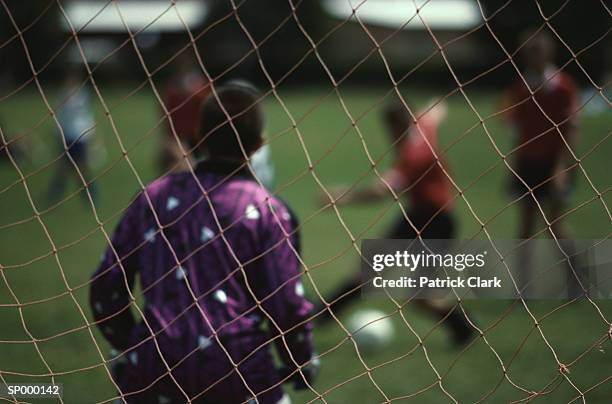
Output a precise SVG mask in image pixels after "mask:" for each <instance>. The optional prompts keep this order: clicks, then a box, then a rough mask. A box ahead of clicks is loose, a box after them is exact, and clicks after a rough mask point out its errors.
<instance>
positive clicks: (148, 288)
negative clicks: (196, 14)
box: [90, 85, 316, 403]
mask: <svg viewBox="0 0 612 404" xmlns="http://www.w3.org/2000/svg"><path fill="white" fill-rule="evenodd" d="M217 95H218V99H219V100H220V103H221V104H222V105H223V109H224V110H225V111H227V113H228V114H229V115H230V116H231V117H232V122H233V125H234V128H235V129H236V131H237V133H238V136H239V142H240V144H241V145H242V147H243V148H244V151H245V152H246V153H247V154H249V155H250V154H252V153H253V152H254V151H255V150H257V148H258V147H259V146H260V145H261V143H262V141H263V139H262V132H263V111H262V109H261V106H260V105H259V104H258V103H257V99H258V97H257V95H255V94H254V93H253V92H252V91H250V90H248V91H247V90H246V89H245V88H244V87H241V86H240V85H229V86H225V87H219V88H218V89H217ZM220 103H219V101H217V98H216V97H213V96H210V97H209V98H208V99H207V100H206V101H205V102H204V104H203V108H202V112H201V115H202V116H201V119H202V127H201V130H200V136H201V137H202V138H203V139H205V140H204V142H203V143H202V145H201V149H198V150H196V152H198V154H200V156H203V157H204V156H205V159H204V160H203V161H202V162H201V163H199V164H198V165H197V167H196V169H195V172H196V177H197V178H194V177H193V176H192V174H191V173H187V172H183V173H174V174H171V175H169V176H166V177H163V178H161V179H159V180H157V181H155V182H154V183H152V184H150V185H149V186H147V187H146V190H145V191H144V192H143V193H141V194H140V195H138V197H137V198H136V199H135V201H134V202H133V203H132V204H131V206H130V207H129V208H128V209H127V211H126V212H125V214H124V216H123V218H122V220H121V221H120V223H119V225H118V227H117V229H116V231H115V234H114V236H113V239H112V245H111V246H109V248H108V250H107V251H106V254H105V255H104V257H103V261H102V263H101V264H100V267H99V268H98V270H97V271H96V272H95V274H94V276H93V278H92V283H91V295H90V302H91V307H92V309H93V312H94V317H95V320H96V323H97V325H98V326H99V327H100V330H101V331H102V333H103V335H104V337H105V338H106V339H107V340H108V341H109V343H110V344H111V345H112V347H113V348H114V349H115V350H118V351H121V352H122V354H120V355H119V356H118V358H116V359H115V360H114V362H117V363H118V365H119V366H115V369H114V377H115V380H116V382H117V384H118V385H119V387H120V389H121V392H122V394H124V396H125V399H126V400H127V401H128V402H134V403H157V402H166V403H175V402H176V403H179V402H180V403H183V402H186V401H187V398H189V399H190V400H191V402H204V403H221V402H223V403H242V402H246V401H248V400H250V399H252V400H253V401H255V399H256V400H257V401H258V402H259V403H279V402H283V403H287V402H288V397H287V396H286V395H284V394H283V390H282V387H281V386H280V381H281V379H282V378H283V377H285V376H286V377H287V380H292V381H294V382H295V387H305V382H306V380H308V381H310V378H311V377H312V374H313V372H314V369H313V366H311V365H312V364H313V363H316V360H312V361H311V362H310V364H311V365H308V363H309V361H310V360H311V358H312V355H313V353H312V338H311V325H310V323H309V322H308V317H309V315H310V312H311V309H312V305H311V304H310V303H309V302H308V301H307V300H306V299H305V298H304V296H303V294H304V289H303V286H302V284H301V283H300V279H299V273H300V264H299V259H298V256H297V254H298V253H297V250H298V249H299V246H297V233H296V231H295V229H296V228H295V225H294V224H293V218H292V217H291V214H290V213H289V210H288V209H287V207H286V206H285V205H284V204H283V203H281V202H280V201H279V200H278V199H276V198H275V197H273V196H271V195H270V194H269V193H268V191H267V190H266V189H265V188H263V187H261V186H259V185H258V184H257V183H256V182H255V181H254V180H253V178H252V177H251V175H250V171H249V170H248V168H247V166H246V162H245V158H244V155H243V152H242V150H241V147H240V145H239V142H238V140H237V139H238V137H237V136H236V132H235V131H234V128H232V127H231V126H230V124H229V122H228V120H227V118H226V115H225V113H224V112H223V109H222V107H221V105H220ZM149 201H150V202H151V204H152V206H153V209H151V208H150V206H149ZM157 220H159V222H160V223H161V226H162V228H161V229H160V227H159V226H158V223H157ZM117 256H118V257H119V259H120V261H118V260H117V258H116V257H117ZM177 261H178V262H179V263H180V265H177ZM136 275H138V276H139V279H140V287H141V289H142V291H143V295H144V306H143V307H144V310H143V312H144V317H145V318H144V319H142V320H141V321H139V322H137V321H136V319H135V318H134V316H133V315H132V312H131V310H130V306H131V304H132V303H133V300H131V290H133V288H134V283H135V278H136ZM192 294H193V295H194V296H196V298H197V301H195V300H194V298H193V296H192ZM145 320H146V323H145ZM148 327H151V329H152V332H151V331H150V330H149V328H148ZM277 327H278V328H280V330H282V332H283V334H282V338H281V334H280V332H279V330H278V328H277ZM272 340H273V341H274V343H275V345H276V348H277V351H278V354H279V357H280V358H281V360H282V361H283V362H284V368H283V369H284V370H283V372H280V371H278V370H277V369H276V368H275V366H274V361H273V358H272V354H271V352H270V349H269V345H268V344H269V343H270V342H271V341H272ZM164 362H165V363H164ZM234 364H235V365H236V366H235V365H234ZM296 364H297V365H300V366H301V365H304V364H307V366H305V367H304V368H302V369H301V371H298V370H297V366H296ZM168 368H170V369H171V376H172V377H170V375H169V374H168ZM178 386H180V388H181V389H182V390H183V391H182V392H181V391H180V390H179V387H178Z"/></svg>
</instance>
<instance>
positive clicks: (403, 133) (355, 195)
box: [322, 103, 474, 345]
mask: <svg viewBox="0 0 612 404" xmlns="http://www.w3.org/2000/svg"><path fill="white" fill-rule="evenodd" d="M445 117H446V105H445V104H444V103H437V104H434V103H431V104H430V106H429V107H428V108H426V109H425V110H424V111H421V113H420V117H419V118H418V120H417V122H416V123H415V124H414V125H411V117H410V115H409V114H408V112H407V111H406V108H405V107H404V106H403V105H402V104H392V105H390V106H389V107H387V109H386V110H385V112H384V121H385V124H386V125H387V128H388V133H389V134H390V136H391V139H390V140H391V142H392V143H393V145H394V146H395V151H396V156H395V158H396V161H395V165H394V166H393V167H392V168H391V169H390V170H388V171H387V172H386V173H384V175H383V178H384V180H385V182H387V184H388V185H389V186H390V187H391V188H392V189H394V190H395V191H396V192H397V193H402V192H404V191H407V193H408V195H409V198H410V207H409V211H408V214H407V216H408V218H409V219H410V221H411V222H412V224H413V225H414V227H413V226H411V225H410V223H409V222H408V221H406V219H405V218H404V216H403V215H402V216H401V217H399V218H398V219H397V221H396V222H395V225H394V226H393V227H392V229H391V230H390V231H389V233H388V234H387V235H386V237H387V238H391V239H414V238H417V237H418V236H419V235H420V236H421V238H423V239H442V240H450V239H452V238H453V237H454V236H455V220H454V217H453V214H452V195H451V190H450V182H449V179H448V176H447V175H448V174H447V173H445V172H444V170H447V171H448V165H447V164H446V162H445V161H444V160H443V159H442V158H441V157H440V156H439V154H438V151H437V150H438V139H437V138H438V134H437V128H438V126H439V124H440V123H441V122H442V121H443V120H444V118H445ZM432 149H433V152H432ZM434 153H436V155H438V157H436V155H434ZM331 193H332V196H333V197H334V199H335V200H336V203H340V204H347V203H360V202H371V201H376V200H380V199H384V198H387V197H389V195H390V192H389V189H388V188H387V185H385V184H384V183H383V182H382V181H377V182H375V183H372V184H371V185H370V186H368V187H366V188H362V189H357V190H355V191H353V192H348V193H347V188H346V187H342V186H341V187H334V188H333V189H332V190H331ZM338 198H340V199H338ZM415 228H416V229H415ZM359 285H361V280H360V279H358V278H356V279H351V280H349V281H347V282H346V283H345V284H344V285H341V286H340V287H339V288H338V289H337V292H336V293H334V295H333V297H331V298H330V299H328V301H331V302H334V301H335V302H334V303H333V304H332V305H331V306H330V309H331V310H332V311H333V312H334V313H337V312H338V311H339V310H342V309H343V308H344V307H346V306H347V305H348V304H349V303H350V302H352V301H353V300H354V299H355V298H357V297H359ZM415 302H417V303H418V304H419V305H420V307H421V308H422V309H424V310H426V311H428V312H430V313H432V314H433V315H435V316H436V317H438V318H446V320H445V322H444V324H445V325H447V326H448V327H449V329H450V330H451V333H452V337H453V340H454V341H455V342H456V343H457V344H459V345H460V344H463V343H465V342H467V341H468V340H469V339H470V338H471V337H472V335H473V331H474V330H473V329H472V328H471V326H470V325H469V324H468V323H467V321H466V319H465V318H464V317H463V315H462V314H461V312H460V311H459V309H457V310H452V307H451V306H450V305H449V303H448V302H445V301H440V300H428V299H419V300H415ZM322 318H323V319H329V317H328V316H322Z"/></svg>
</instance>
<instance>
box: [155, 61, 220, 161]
mask: <svg viewBox="0 0 612 404" xmlns="http://www.w3.org/2000/svg"><path fill="white" fill-rule="evenodd" d="M208 94H210V85H209V83H208V81H207V80H206V77H204V75H203V74H202V72H201V71H200V69H199V67H198V66H197V65H196V63H195V62H194V56H193V55H192V54H191V53H189V52H184V53H181V54H180V55H179V56H178V57H177V59H176V69H175V72H174V74H173V75H172V77H171V78H170V79H169V80H168V82H167V83H166V86H165V91H164V96H163V102H164V106H165V108H166V110H167V111H168V114H169V116H168V119H166V120H165V124H166V125H165V134H166V136H164V137H163V138H162V144H161V149H160V156H159V163H160V166H161V168H162V170H163V172H164V173H166V172H167V171H168V170H174V171H183V170H186V169H187V167H188V162H187V161H186V160H185V159H184V158H183V155H182V152H181V148H180V147H179V143H178V142H181V143H182V145H183V149H184V150H185V151H187V150H189V146H190V145H191V144H193V143H194V141H196V140H197V139H198V138H199V134H198V126H199V124H200V107H201V106H202V103H203V101H204V100H205V99H206V97H207V96H208ZM161 112H162V114H164V111H161ZM173 128H174V130H173ZM177 137H178V139H177ZM189 161H191V162H192V163H193V159H192V158H191V156H189Z"/></svg>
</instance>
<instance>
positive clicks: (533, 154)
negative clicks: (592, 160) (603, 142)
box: [503, 31, 582, 295]
mask: <svg viewBox="0 0 612 404" xmlns="http://www.w3.org/2000/svg"><path fill="white" fill-rule="evenodd" d="M523 38H524V40H523V41H522V43H524V45H523V50H522V51H523V56H524V60H525V70H524V72H523V73H522V74H521V76H522V77H519V78H518V79H517V80H516V81H515V83H513V84H512V86H511V87H510V88H509V89H508V90H507V91H506V94H505V97H504V100H503V103H504V105H503V106H504V108H503V109H504V111H505V113H504V117H505V118H506V120H507V122H508V123H509V124H510V125H511V127H512V128H513V130H514V131H515V133H516V136H517V143H518V145H517V148H516V152H515V153H514V154H515V160H514V164H513V165H512V167H513V169H514V170H515V171H516V174H517V175H518V177H517V176H515V175H513V176H512V191H513V194H514V196H515V197H521V196H522V198H521V202H520V224H519V226H520V229H519V237H520V238H521V239H528V238H531V237H533V236H534V226H535V224H536V220H537V218H538V216H539V215H540V211H539V208H538V206H537V204H536V203H535V201H534V197H535V199H536V200H537V201H538V203H539V204H540V206H541V207H542V208H543V209H544V213H545V215H546V219H547V220H548V221H549V222H550V230H551V232H552V233H553V236H554V237H555V238H556V239H558V240H559V241H560V243H561V245H562V248H563V250H564V251H565V253H566V254H568V255H569V256H573V255H574V254H573V251H574V250H575V248H574V246H573V243H572V242H571V241H570V240H569V238H570V236H569V232H568V229H567V228H566V225H565V223H564V222H563V221H562V219H561V218H562V215H563V211H564V210H565V207H566V205H567V201H568V197H569V196H570V194H571V190H572V188H573V182H574V181H573V179H574V175H573V174H574V173H575V171H573V170H572V171H570V170H568V167H569V166H570V162H571V161H572V158H571V154H570V151H569V149H572V148H573V147H574V145H575V143H576V135H577V130H576V129H577V108H578V107H577V99H578V94H577V90H576V86H575V84H574V81H573V79H572V78H571V77H570V76H569V75H568V74H567V73H565V72H563V71H560V69H559V68H557V67H556V66H554V64H553V58H554V43H553V40H552V38H551V37H550V35H548V33H546V32H545V31H540V32H536V33H533V32H532V33H527V34H526V35H525V36H524V37H523ZM519 177H520V178H519ZM528 193H529V194H532V195H533V196H532V195H529V194H528ZM530 263H531V252H530V250H529V246H525V248H523V249H522V251H521V263H520V264H519V265H518V267H519V269H520V273H519V282H520V284H521V285H522V287H523V288H524V287H526V286H527V285H528V284H529V282H530V272H531V271H530V270H529V265H530ZM572 263H573V264H572ZM570 264H572V265H568V273H567V276H568V292H569V294H570V295H576V293H580V291H579V288H578V284H577V282H576V277H575V275H574V274H573V269H576V268H577V267H578V266H579V265H578V266H577V262H576V260H575V259H573V258H572V259H571V260H570ZM580 276H581V277H582V275H580Z"/></svg>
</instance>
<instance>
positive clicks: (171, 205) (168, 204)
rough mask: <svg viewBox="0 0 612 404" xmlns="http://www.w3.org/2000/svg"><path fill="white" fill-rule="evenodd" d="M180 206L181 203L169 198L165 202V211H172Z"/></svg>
mask: <svg viewBox="0 0 612 404" xmlns="http://www.w3.org/2000/svg"><path fill="white" fill-rule="evenodd" d="M180 204H181V201H179V200H178V199H176V198H175V197H173V196H171V197H169V198H168V200H167V201H166V210H172V209H174V208H176V207H177V206H179V205H180Z"/></svg>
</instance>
